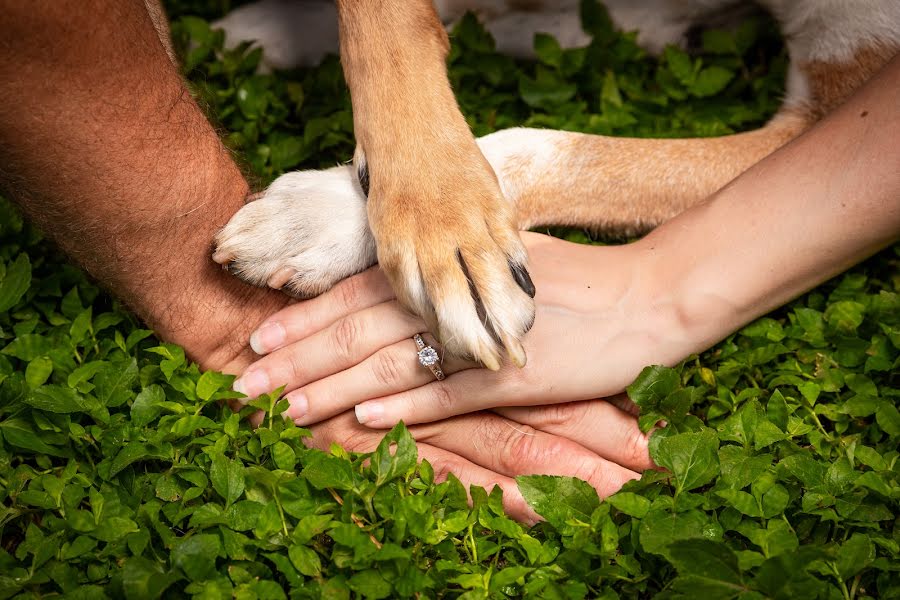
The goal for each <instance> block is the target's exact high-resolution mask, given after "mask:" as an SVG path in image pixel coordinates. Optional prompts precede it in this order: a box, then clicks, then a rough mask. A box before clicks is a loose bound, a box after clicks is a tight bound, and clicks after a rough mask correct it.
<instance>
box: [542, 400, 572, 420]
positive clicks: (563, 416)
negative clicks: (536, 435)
mask: <svg viewBox="0 0 900 600" xmlns="http://www.w3.org/2000/svg"><path fill="white" fill-rule="evenodd" d="M577 409H578V407H577V406H576V405H575V403H574V402H566V403H563V404H551V405H549V406H545V407H543V408H542V409H541V417H542V418H541V423H542V424H543V425H547V426H565V425H571V424H572V423H575V422H577V421H575V420H574V419H575V418H576V414H575V413H576V411H577Z"/></svg>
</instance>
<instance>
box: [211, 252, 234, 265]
mask: <svg viewBox="0 0 900 600" xmlns="http://www.w3.org/2000/svg"><path fill="white" fill-rule="evenodd" d="M212 259H213V262H216V263H218V264H220V265H223V266H225V265H228V263H230V262H231V261H233V260H234V254H232V253H231V252H223V251H222V250H216V251H215V252H213V255H212Z"/></svg>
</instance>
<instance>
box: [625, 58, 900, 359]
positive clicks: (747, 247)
mask: <svg viewBox="0 0 900 600" xmlns="http://www.w3.org/2000/svg"><path fill="white" fill-rule="evenodd" d="M898 93H900V56H898V57H895V58H894V59H893V60H892V61H891V62H890V63H889V64H888V65H887V66H886V67H885V69H884V70H883V71H882V72H881V73H880V74H878V75H877V76H876V77H874V78H873V79H872V80H871V81H870V82H869V83H868V84H866V85H865V86H864V87H863V88H862V89H860V90H859V92H858V93H857V94H855V95H854V96H853V97H852V98H851V99H850V100H849V101H848V102H847V103H846V104H845V105H844V106H842V107H840V108H839V109H837V110H836V111H834V112H833V113H832V114H831V115H829V116H828V117H827V118H825V119H824V120H823V121H822V122H821V123H819V124H818V125H817V126H815V127H814V128H812V129H811V130H809V131H808V132H807V133H805V134H803V135H802V136H800V137H799V138H797V139H796V140H795V141H793V142H792V143H790V144H788V145H787V146H785V147H783V148H782V149H780V150H778V151H776V152H774V153H773V154H771V155H770V156H768V157H767V158H765V159H763V160H762V161H761V162H759V163H758V164H757V165H756V166H754V167H753V168H751V169H749V170H748V171H747V172H745V173H744V174H743V175H741V176H740V177H738V178H737V179H735V180H734V181H733V182H732V183H730V184H729V185H728V186H726V187H725V188H723V189H722V190H721V191H720V192H718V193H717V194H716V195H714V196H713V197H712V198H711V199H710V200H708V201H707V202H705V203H703V204H702V205H700V206H697V207H695V208H694V209H691V210H689V211H687V212H685V213H683V214H681V215H680V216H678V217H676V218H675V219H672V220H671V221H669V222H667V223H666V224H664V225H662V226H660V227H659V228H658V229H656V230H655V231H654V232H652V233H651V234H650V235H648V236H646V237H645V238H644V239H643V240H641V241H640V242H638V243H637V244H636V245H637V246H638V248H640V249H641V251H642V252H643V253H645V258H647V259H648V261H649V264H650V265H652V266H653V268H652V271H653V274H654V275H653V276H654V277H657V278H659V284H660V287H659V288H658V289H661V290H665V292H664V293H661V294H660V298H661V300H660V302H661V303H669V308H673V307H674V309H675V310H674V312H675V313H676V314H678V316H679V320H680V322H681V324H682V325H683V326H684V330H683V331H688V332H690V334H689V338H690V339H689V342H687V341H686V340H683V342H684V344H685V346H692V347H685V348H683V349H682V351H683V353H684V354H687V353H690V352H695V351H699V350H702V349H704V348H706V347H708V346H709V345H710V344H712V343H714V342H716V341H718V340H719V339H721V338H723V337H724V336H725V335H727V334H729V333H730V332H731V331H733V330H735V329H737V328H738V327H740V326H742V325H744V324H745V323H747V322H749V321H751V320H752V319H754V318H756V317H758V316H760V315H763V314H765V313H766V312H768V311H770V310H772V309H774V308H776V307H778V306H780V305H782V304H784V303H785V302H787V301H789V300H791V299H792V298H795V297H796V296H798V295H800V294H802V293H803V292H805V291H807V290H809V289H811V288H812V287H815V286H816V285H818V284H819V283H822V282H823V281H825V280H827V279H828V278H830V277H833V276H834V275H836V274H838V273H840V272H841V271H843V270H844V269H846V268H848V267H850V266H851V265H853V264H855V263H857V262H859V261H861V260H863V259H864V258H866V257H868V256H870V255H872V254H874V253H875V252H877V251H878V250H880V249H882V248H884V247H886V246H887V245H889V244H890V243H892V242H893V241H895V240H896V239H898V237H900V145H898V144H900V103H898V100H897V98H898ZM636 249H637V248H636ZM667 299H670V300H667ZM672 358H674V356H673V357H672Z"/></svg>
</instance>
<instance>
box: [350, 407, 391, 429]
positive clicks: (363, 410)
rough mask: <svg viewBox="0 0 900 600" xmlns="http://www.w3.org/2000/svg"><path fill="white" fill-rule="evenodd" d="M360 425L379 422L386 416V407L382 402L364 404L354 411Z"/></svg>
mask: <svg viewBox="0 0 900 600" xmlns="http://www.w3.org/2000/svg"><path fill="white" fill-rule="evenodd" d="M353 412H355V413H356V420H357V421H359V424H360V425H365V424H366V423H371V422H372V421H377V420H378V419H380V418H381V417H383V416H384V406H383V405H382V404H381V403H380V402H363V403H362V404H357V405H356V407H355V408H354V409H353Z"/></svg>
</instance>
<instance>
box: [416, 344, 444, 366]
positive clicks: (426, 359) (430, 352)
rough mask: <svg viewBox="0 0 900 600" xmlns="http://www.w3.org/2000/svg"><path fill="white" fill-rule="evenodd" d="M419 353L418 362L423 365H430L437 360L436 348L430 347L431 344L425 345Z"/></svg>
mask: <svg viewBox="0 0 900 600" xmlns="http://www.w3.org/2000/svg"><path fill="white" fill-rule="evenodd" d="M418 355H419V364H420V365H422V366H423V367H430V366H431V365H434V364H437V361H438V358H439V357H438V353H437V350H435V349H434V348H432V347H431V346H425V347H424V348H422V349H421V350H419V352H418Z"/></svg>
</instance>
